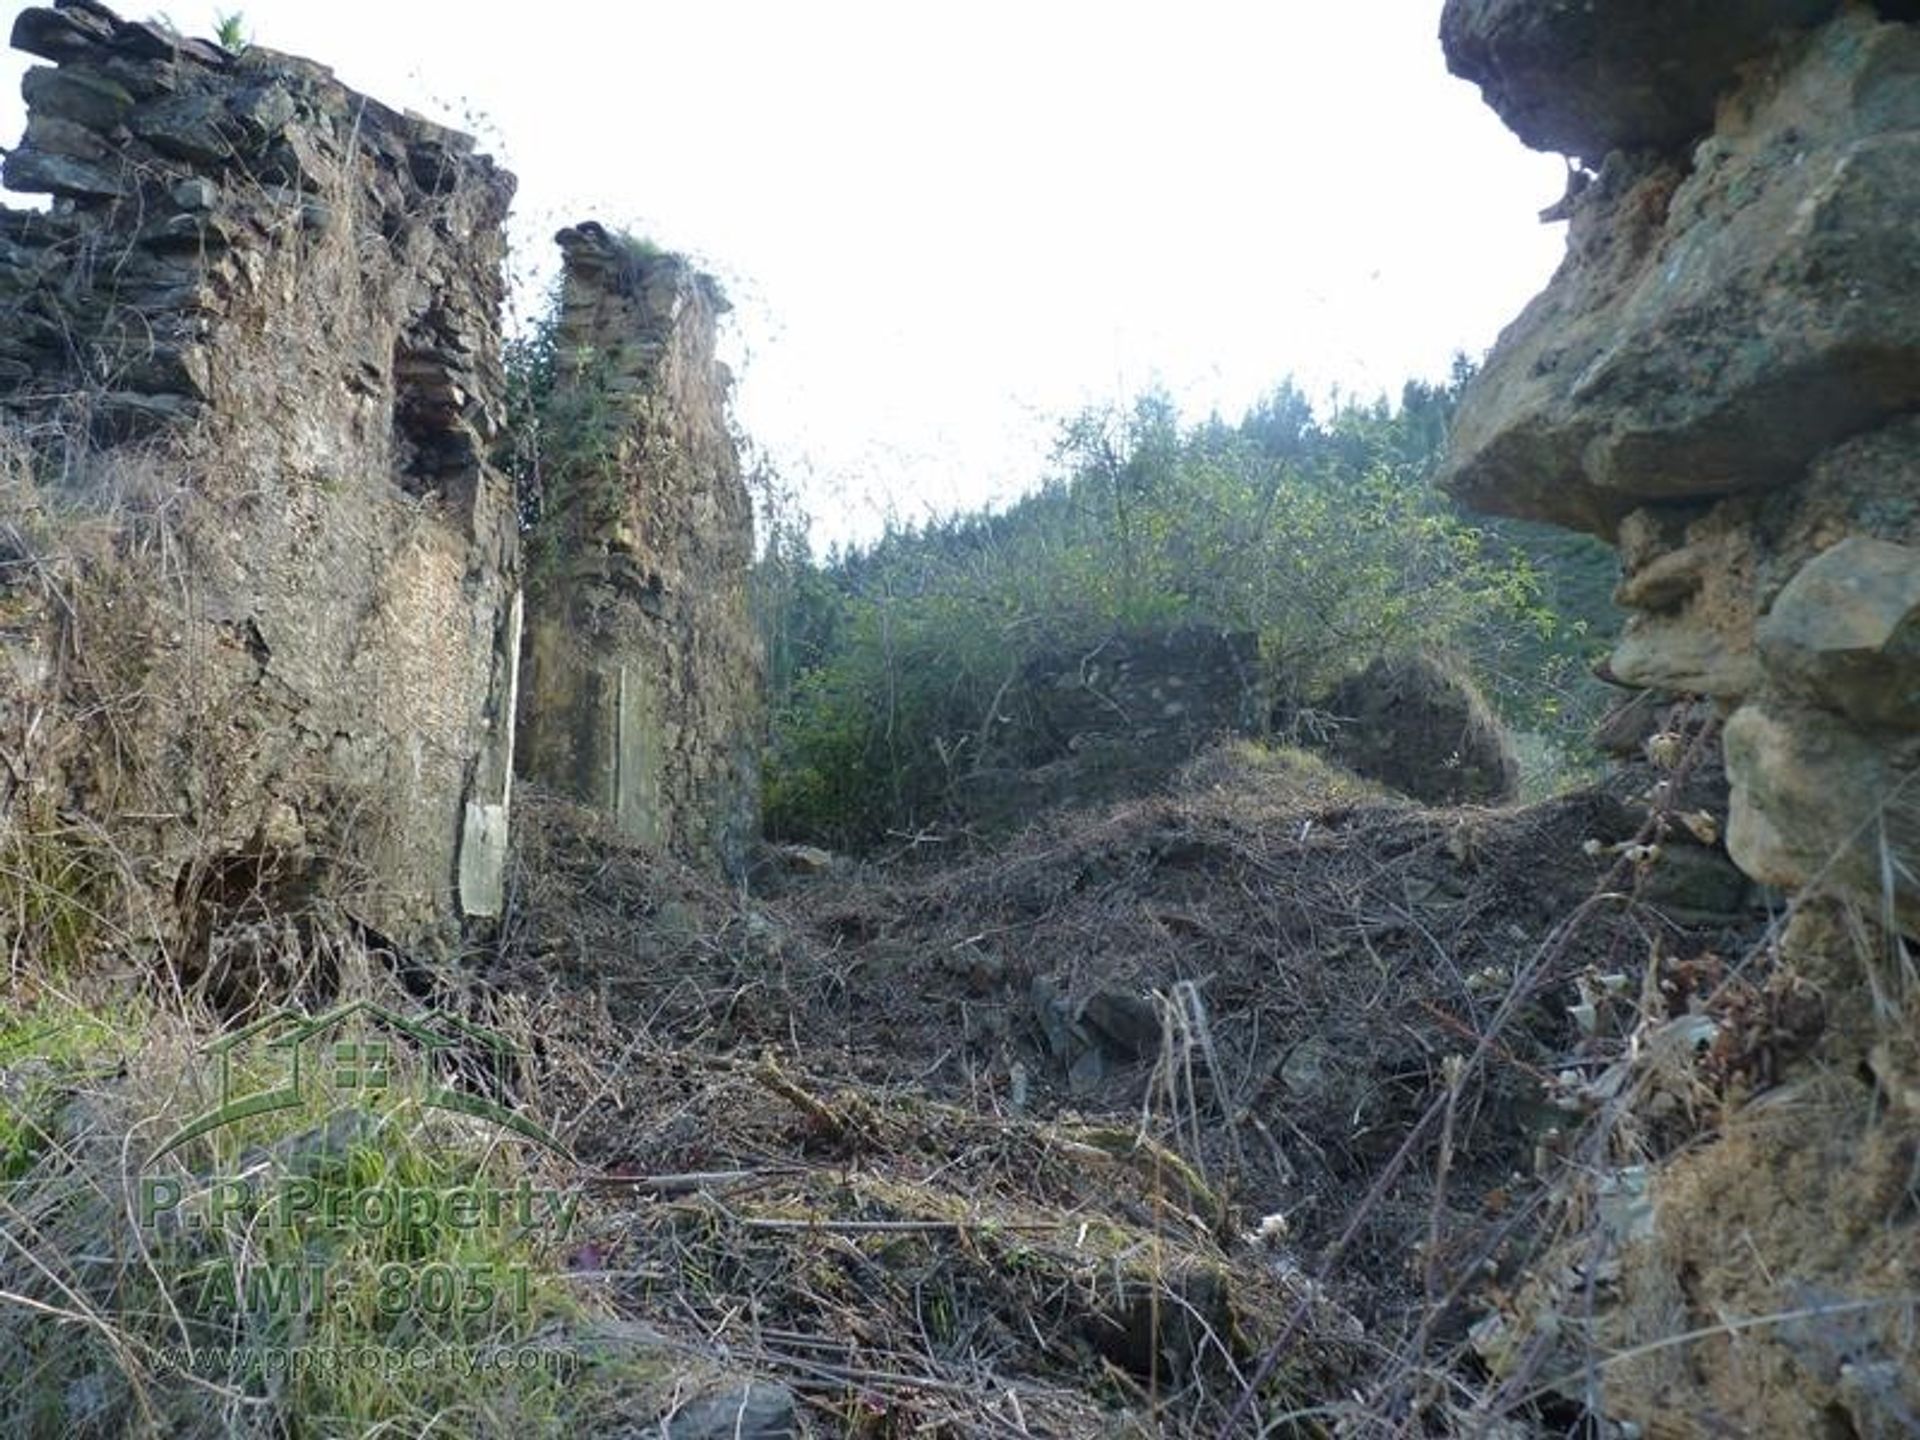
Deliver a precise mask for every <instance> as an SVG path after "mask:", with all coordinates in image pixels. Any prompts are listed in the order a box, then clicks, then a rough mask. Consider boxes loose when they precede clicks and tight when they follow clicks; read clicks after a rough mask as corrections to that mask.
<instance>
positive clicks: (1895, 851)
mask: <svg viewBox="0 0 1920 1440" xmlns="http://www.w3.org/2000/svg"><path fill="white" fill-rule="evenodd" d="M1916 19H1920V15H1917V14H1916V7H1914V6H1913V5H1911V4H1907V3H1899V4H1895V3H1881V4H1879V5H1865V4H1847V5H1842V4H1839V3H1837V0H1721V3H1716V4H1703V5H1685V6H1681V5H1672V4H1666V3H1660V0H1620V3H1616V4H1611V5H1604V6H1593V5H1588V6H1573V5H1562V4H1555V3H1548V0H1449V4H1448V5H1447V7H1446V12H1445V17H1444V19H1443V22H1442V33H1443V38H1444V40H1445V42H1446V44H1447V48H1448V55H1449V58H1450V61H1451V63H1452V65H1453V67H1454V69H1455V70H1456V72H1457V73H1459V74H1462V75H1464V76H1466V77H1468V78H1471V79H1473V80H1475V81H1477V82H1479V83H1480V85H1481V87H1482V89H1483V91H1484V93H1485V94H1486V97H1487V99H1488V100H1489V102H1490V103H1491V104H1492V105H1493V106H1494V107H1495V109H1497V110H1498V111H1499V112H1500V113H1501V115H1502V116H1503V118H1505V119H1506V120H1507V121H1508V123H1509V124H1510V125H1511V126H1512V127H1513V128H1514V129H1515V130H1516V131H1517V132H1518V133H1519V134H1520V135H1521V137H1522V138H1523V139H1525V140H1527V141H1528V142H1529V143H1531V144H1535V145H1539V146H1542V147H1546V148H1553V149H1558V150H1562V151H1564V152H1566V153H1568V154H1570V155H1572V156H1576V157H1578V158H1579V159H1580V160H1581V161H1582V162H1583V165H1582V168H1581V169H1580V170H1578V171H1577V172H1576V173H1575V174H1574V175H1573V177H1572V183H1571V185H1570V189H1569V196H1568V199H1567V202H1566V208H1568V209H1570V212H1571V221H1572V223H1571V227H1570V233H1569V237H1568V247H1567V257H1566V260H1565V262H1564V263H1563V264H1562V266H1561V268H1560V270H1559V272H1558V273H1557V274H1556V275H1555V276H1554V278H1553V281H1552V283H1551V284H1550V285H1549V286H1548V287H1547V289H1546V291H1545V292H1544V293H1543V294H1541V295H1540V296H1539V297H1538V298H1537V299H1536V300H1535V301H1534V302H1533V303H1532V304H1531V305H1530V306H1528V308H1527V309H1526V311H1525V313H1523V314H1522V315H1521V316H1520V318H1519V319H1518V320H1516V321H1515V322H1514V323H1513V324H1512V325H1511V326H1509V327H1508V329H1507V330H1506V331H1505V333H1504V334H1502V336H1501V337H1500V341H1499V343H1498V345H1497V346H1496V347H1495V349H1494V351H1493V353H1492V355H1491V356H1490V357H1489V359H1488V362H1487V364H1486V366H1485V368H1484V369H1483V370H1482V371H1481V372H1480V374H1479V375H1478V376H1477V377H1476V379H1475V380H1474V382H1473V383H1472V384H1471V385H1470V386H1469V388H1468V390H1467V392H1466V394H1465V396H1464V397H1463V403H1462V408H1461V411H1460V414H1459V417H1458V424H1457V429H1456V433H1455V435H1454V438H1453V444H1452V453H1451V457H1450V460H1449V463H1448V466H1447V469H1446V472H1445V474H1444V476H1443V483H1445V484H1446V485H1447V486H1449V487H1450V488H1451V489H1452V490H1453V492H1454V493H1455V494H1457V495H1459V496H1461V497H1462V498H1463V499H1465V500H1466V501H1468V502H1469V503H1470V504H1473V505H1475V506H1477V507H1479V508H1482V509H1485V510H1489V511H1492V512H1496V513H1501V514H1508V515H1518V516H1524V517H1529V518H1535V519H1542V520H1548V521H1553V522H1556V523H1559V524H1562V525H1568V526H1573V527H1577V528H1582V529H1587V530H1591V531H1593V532H1595V533H1597V534H1600V535H1602V536H1604V537H1606V538H1608V539H1610V540H1611V541H1613V542H1614V543H1615V544H1616V545H1617V547H1618V549H1619V552H1620V559H1621V565H1622V570H1623V579H1622V581H1621V584H1620V587H1619V591H1618V595H1617V599H1618V601H1619V603H1620V604H1622V605H1623V606H1625V607H1626V608H1628V609H1629V611H1630V612H1631V618H1630V620H1629V622H1628V624H1627V627H1626V629H1625V632H1624V634H1623V638H1622V639H1621V641H1620V644H1619V647H1618V649H1617V650H1616V652H1615V654H1614V656H1613V659H1612V662H1611V663H1612V669H1613V671H1614V672H1615V673H1616V674H1617V675H1618V676H1620V677H1621V678H1622V679H1624V680H1627V681H1629V682H1632V683H1635V684H1640V685H1645V686H1649V687H1655V688H1658V689H1661V690H1664V691H1668V692H1694V693H1701V694H1705V695H1708V696H1711V697H1713V699H1714V700H1715V702H1716V703H1717V705H1718V707H1719V710H1720V712H1721V713H1722V714H1724V715H1726V716H1727V717H1728V718H1727V720H1726V730H1725V755H1726V767H1727V771H1728V774H1729V777H1730V780H1731V784H1732V798H1731V803H1730V811H1731V814H1730V817H1729V821H1728V848H1729V851H1730V853H1731V854H1732V856H1733V858H1734V859H1735V860H1736V861H1737V862H1738V863H1739V864H1740V866H1741V867H1742V868H1744V869H1745V870H1746V872H1747V873H1748V874H1749V875H1751V876H1752V877H1754V878H1755V879H1757V880H1760V881H1763V882H1767V883H1771V884H1775V885H1780V886H1784V887H1789V888H1790V889H1791V890H1792V891H1793V892H1794V895H1793V911H1792V918H1791V923H1790V924H1788V925H1787V926H1786V927H1785V930H1784V933H1783V934H1782V935H1781V936H1780V941H1779V949H1778V959H1779V962H1780V963H1779V964H1778V965H1777V966H1775V968H1774V969H1773V972H1772V975H1771V978H1769V979H1768V980H1767V982H1766V984H1765V987H1764V989H1753V990H1751V991H1750V993H1749V992H1742V991H1740V989H1739V987H1738V985H1737V984H1732V983H1730V984H1729V985H1728V986H1724V987H1721V988H1720V989H1718V990H1716V991H1715V993H1714V995H1713V996H1712V997H1710V1003H1709V997H1702V1001H1701V1003H1702V1005H1703V1006H1704V1008H1703V1010H1702V1013H1701V1016H1700V1017H1699V1020H1698V1021H1697V1022H1695V1023H1700V1024H1704V1025H1705V1027H1706V1028H1705V1030H1704V1031H1703V1032H1702V1033H1703V1034H1704V1036H1706V1037H1708V1038H1710V1039H1711V1041H1712V1046H1713V1053H1714V1055H1715V1056H1716V1057H1717V1059H1716V1060H1715V1062H1714V1063H1716V1064H1718V1065H1719V1066H1720V1067H1722V1073H1723V1074H1724V1073H1726V1072H1727V1071H1728V1069H1729V1067H1730V1069H1731V1072H1732V1073H1734V1074H1736V1075H1738V1076H1739V1077H1742V1078H1741V1079H1740V1081H1739V1084H1740V1085H1745V1086H1748V1087H1752V1088H1765V1087H1767V1086H1769V1085H1772V1086H1774V1087H1776V1088H1775V1089H1774V1090H1773V1092H1772V1093H1770V1094H1768V1095H1765V1096H1762V1097H1761V1098H1760V1099H1759V1100H1758V1101H1757V1102H1755V1103H1753V1104H1749V1105H1741V1104H1739V1103H1737V1100H1738V1098H1739V1097H1738V1092H1737V1090H1736V1093H1735V1095H1734V1096H1733V1098H1732V1100H1731V1101H1730V1102H1729V1103H1728V1105H1727V1106H1726V1108H1725V1111H1724V1113H1723V1115H1722V1117H1721V1121H1720V1124H1719V1127H1718V1129H1719V1134H1718V1137H1717V1139H1716V1141H1715V1142H1714V1143H1708V1144H1702V1145H1699V1146H1698V1147H1697V1148H1695V1149H1694V1150H1693V1151H1691V1152H1690V1153H1687V1154H1684V1155H1679V1156H1676V1157H1674V1158H1673V1159H1671V1160H1669V1161H1667V1162H1666V1163H1664V1164H1662V1165H1660V1166H1658V1167H1655V1168H1653V1169H1652V1171H1651V1172H1647V1171H1642V1170H1640V1169H1639V1168H1637V1167H1635V1166H1632V1165H1628V1164H1627V1163H1626V1158H1622V1161H1621V1163H1622V1164H1623V1166H1624V1167H1625V1168H1622V1169H1621V1170H1619V1171H1618V1172H1616V1173H1615V1174H1613V1175H1610V1176H1602V1177H1600V1179H1599V1181H1598V1182H1597V1183H1598V1184H1599V1186H1600V1189H1599V1191H1598V1192H1597V1193H1599V1194H1600V1195H1601V1196H1602V1199H1601V1201H1600V1206H1601V1210H1600V1214H1601V1219H1602V1221H1603V1222H1606V1223H1612V1222H1608V1221H1607V1215H1608V1213H1609V1212H1611V1213H1612V1214H1613V1215H1614V1217H1615V1219H1616V1220H1617V1222H1618V1223H1617V1224H1614V1225H1613V1230H1612V1234H1611V1238H1610V1240H1608V1241H1607V1246H1608V1247H1609V1248H1610V1250H1611V1253H1607V1251H1606V1250H1603V1251H1602V1259H1601V1261H1596V1260H1595V1258H1594V1252H1593V1251H1591V1250H1588V1251H1583V1252H1582V1256H1581V1258H1580V1259H1579V1260H1578V1262H1577V1263H1578V1265H1579V1266H1580V1267H1581V1268H1582V1271H1583V1273H1585V1274H1587V1275H1589V1276H1592V1275H1597V1274H1598V1275H1603V1276H1604V1281H1603V1283H1601V1284H1600V1285H1599V1286H1598V1287H1597V1288H1594V1287H1589V1289H1588V1291H1587V1297H1588V1298H1589V1299H1590V1298H1592V1297H1593V1296H1594V1295H1598V1296H1599V1298H1600V1302H1601V1313H1600V1314H1599V1315H1598V1316H1596V1317H1594V1319H1593V1322H1592V1332H1591V1333H1592V1335H1593V1337H1594V1338H1595V1339H1596V1340H1597V1341H1598V1342H1599V1343H1600V1344H1601V1346H1602V1347H1603V1348H1611V1349H1615V1350H1620V1351H1628V1352H1631V1353H1629V1354H1627V1355H1624V1356H1622V1357H1620V1363H1614V1364H1609V1365H1608V1366H1607V1367H1606V1369H1605V1370H1604V1372H1597V1373H1600V1377H1601V1384H1602V1388H1603V1391H1604V1405H1605V1407H1606V1408H1607V1409H1608V1411H1609V1413H1610V1414H1612V1415H1613V1416H1614V1417H1615V1418H1618V1419H1622V1420H1629V1421H1632V1422H1633V1423H1634V1424H1636V1425H1637V1426H1639V1427H1640V1429H1639V1433H1642V1434H1646V1435H1650V1436H1651V1435H1682V1434H1685V1435H1694V1434H1718V1433H1729V1434H1732V1433H1749V1434H1781V1435H1785V1434H1807V1435H1812V1434H1825V1435H1840V1434H1846V1435H1883V1434H1884V1435H1890V1434H1905V1433H1911V1432H1912V1430H1913V1428H1914V1426H1915V1425H1916V1424H1920V1378H1917V1375H1920V1372H1916V1371H1915V1369H1914V1367H1913V1365H1912V1363H1911V1361H1912V1333H1911V1309H1910V1301H1911V1296H1912V1294H1913V1293H1914V1292H1915V1289H1916V1287H1917V1286H1920V1260H1916V1256H1920V1243H1916V1220H1915V1217H1914V1210H1913V1206H1912V1193H1913V1192H1912V1183H1913V1179H1912V1177H1913V1169H1912V1164H1913V1155H1914V1153H1915V1148H1916V1146H1920V1051H1917V1050H1916V1046H1915V1044H1914V1039H1913V1037H1914V1035H1915V1034H1916V1033H1920V986H1916V984H1915V981H1914V971H1913V962H1912V950H1911V946H1912V937H1914V936H1916V935H1920V247H1916V245H1915V230H1914V217H1915V215H1916V214H1917V213H1920V24H1915V23H1913V22H1914V21H1915V20H1916ZM1902 932H1904V934H1905V936H1906V937H1907V938H1906V939H1905V940H1903V939H1902V938H1901V934H1902ZM1743 994H1744V998H1741V997H1742V996H1743ZM1730 997H1731V998H1730ZM1736 1001H1737V1003H1736ZM1683 1019H1685V1020H1689V1021H1691V1020H1692V1019H1693V1017H1683ZM1701 1043H1702V1044H1705V1043H1706V1040H1705V1039H1703V1040H1702V1042H1701ZM1691 1054H1692V1051H1691V1048H1688V1049H1687V1050H1686V1051H1685V1052H1684V1053H1683V1055H1682V1070H1681V1075H1682V1078H1683V1079H1686V1072H1685V1069H1684V1065H1685V1062H1686V1060H1687V1059H1688V1058H1690V1057H1691ZM1635 1073H1636V1077H1637V1078H1636V1081H1635V1084H1636V1085H1637V1086H1638V1088H1637V1089H1636V1090H1634V1091H1633V1092H1632V1093H1634V1094H1636V1095H1638V1094H1642V1093H1643V1092H1645V1093H1654V1094H1656V1095H1657V1093H1658V1090H1657V1087H1658V1086H1659V1085H1660V1084H1662V1083H1668V1082H1663V1081H1662V1080H1661V1079H1660V1077H1658V1076H1655V1075H1652V1074H1651V1072H1648V1071H1645V1070H1642V1071H1636V1072H1635ZM1670 1080H1671V1076H1669V1081H1670ZM1688 1083H1695V1082H1693V1081H1688ZM1696 1093H1700V1092H1698V1091H1697V1090H1696ZM1686 1103H1687V1104H1688V1105H1692V1104H1693V1103H1694V1102H1693V1101H1692V1100H1689V1101H1687V1102H1686ZM1643 1122H1644V1125H1645V1126H1646V1127H1647V1128H1646V1129H1644V1130H1643V1132H1642V1133H1651V1127H1653V1126H1654V1125H1655V1124H1657V1121H1656V1120H1655V1119H1653V1118H1652V1117H1651V1116H1645V1115H1642V1116H1636V1117H1635V1121H1634V1123H1637V1124H1638V1123H1643ZM1644 1154H1645V1152H1644V1150H1643V1151H1642V1152H1641V1155H1640V1156H1635V1157H1629V1158H1633V1159H1638V1158H1643V1157H1644ZM1609 1194H1610V1195H1611V1197H1612V1198H1611V1199H1609V1198H1607V1197H1608V1196H1609ZM1634 1196H1642V1197H1644V1198H1642V1199H1633V1200H1632V1203H1631V1204H1629V1203H1627V1199H1628V1198H1630V1197H1634ZM1538 1283H1539V1284H1541V1285H1546V1286H1548V1287H1549V1288H1550V1287H1551V1277H1539V1278H1538ZM1571 1293H1572V1292H1568V1291H1564V1290H1563V1291H1562V1292H1560V1301H1564V1302H1566V1303H1569V1304H1571V1303H1573V1300H1572V1299H1571V1298H1570V1297H1571ZM1901 1295H1904V1296H1905V1297H1906V1300H1907V1302H1909V1303H1908V1304H1907V1305H1906V1306H1903V1304H1902V1303H1900V1302H1899V1301H1898V1300H1897V1299H1896V1297H1899V1296H1901ZM1555 1303H1558V1302H1555ZM1766 1316H1772V1317H1782V1318H1780V1319H1778V1320H1777V1321H1767V1322H1765V1323H1761V1322H1760V1321H1758V1320H1757V1319H1755V1317H1766ZM1535 1319H1536V1320H1537V1321H1540V1322H1541V1323H1539V1324H1537V1325H1536V1326H1535V1329H1534V1332H1533V1334H1532V1336H1531V1339H1530V1342H1529V1343H1531V1344H1533V1345H1534V1347H1535V1353H1536V1356H1537V1355H1538V1354H1541V1353H1545V1351H1546V1350H1550V1349H1552V1347H1553V1344H1554V1343H1556V1342H1554V1341H1553V1340H1552V1338H1551V1333H1550V1332H1552V1331H1554V1330H1555V1329H1556V1328H1557V1329H1558V1330H1559V1332H1560V1333H1561V1334H1562V1335H1566V1334H1570V1333H1571V1328H1570V1327H1569V1326H1568V1325H1567V1324H1565V1323H1563V1321H1562V1319H1561V1318H1560V1317H1558V1316H1556V1315H1555V1314H1554V1313H1553V1310H1552V1305H1549V1306H1547V1307H1545V1308H1544V1309H1543V1310H1542V1311H1541V1312H1539V1313H1537V1314H1536V1316H1535ZM1736 1319H1737V1320H1739V1321H1740V1322H1741V1324H1742V1326H1746V1322H1747V1321H1749V1320H1752V1321H1753V1322H1754V1323H1752V1324H1751V1325H1750V1326H1746V1328H1735V1327H1733V1326H1732V1324H1731V1322H1734V1321H1735V1320H1736ZM1722 1327H1728V1328H1725V1329H1723V1328H1722ZM1688 1331H1696V1332H1700V1333H1701V1334H1703V1335H1707V1336H1709V1338H1705V1339H1701V1340H1698V1341H1695V1342H1692V1343H1680V1342H1679V1341H1678V1340H1677V1339H1676V1338H1675V1337H1678V1336H1680V1335H1682V1334H1684V1333H1685V1332H1688ZM1564 1358H1565V1357H1564V1356H1561V1355H1555V1356H1552V1357H1550V1358H1548V1359H1547V1360H1545V1361H1541V1362H1539V1363H1540V1366H1541V1368H1542V1369H1543V1370H1545V1371H1552V1370H1554V1369H1556V1368H1558V1367H1559V1364H1560V1362H1561V1360H1563V1359H1564ZM1582 1365H1584V1361H1579V1362H1577V1363H1576V1366H1575V1368H1576V1369H1579V1368H1581V1366H1582ZM1587 1373H1596V1372H1593V1371H1588V1372H1587ZM1580 1398H1583V1399H1585V1398H1592V1397H1589V1396H1582V1397H1580Z"/></svg>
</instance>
